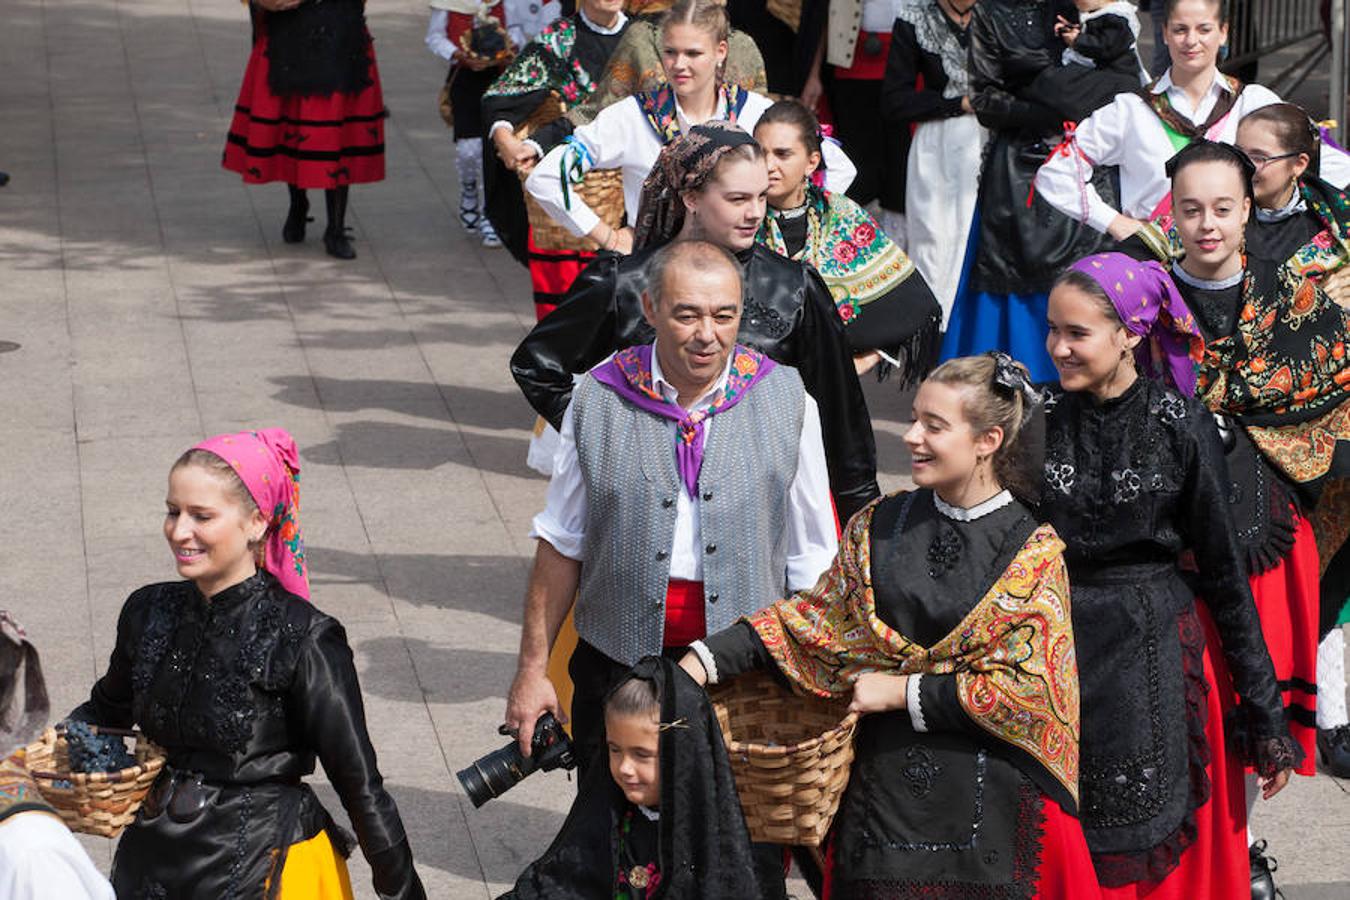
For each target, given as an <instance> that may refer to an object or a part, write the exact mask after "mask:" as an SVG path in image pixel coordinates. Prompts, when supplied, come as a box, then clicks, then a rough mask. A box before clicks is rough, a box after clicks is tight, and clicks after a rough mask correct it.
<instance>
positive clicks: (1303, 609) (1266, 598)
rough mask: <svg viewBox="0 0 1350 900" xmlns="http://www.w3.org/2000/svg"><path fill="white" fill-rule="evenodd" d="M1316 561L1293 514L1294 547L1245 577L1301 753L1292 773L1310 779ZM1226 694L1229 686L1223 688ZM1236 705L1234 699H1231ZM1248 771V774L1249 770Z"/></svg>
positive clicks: (1311, 541) (1308, 526)
mask: <svg viewBox="0 0 1350 900" xmlns="http://www.w3.org/2000/svg"><path fill="white" fill-rule="evenodd" d="M1319 568H1320V566H1319V558H1318V555H1317V540H1316V538H1315V537H1314V536H1313V530H1312V523H1311V522H1310V521H1309V520H1308V519H1306V518H1304V517H1303V516H1300V515H1298V514H1297V513H1295V514H1294V546H1293V547H1292V548H1291V549H1290V551H1289V552H1288V553H1286V554H1285V556H1284V558H1283V559H1281V560H1280V562H1279V563H1278V564H1277V565H1275V566H1274V567H1273V568H1271V569H1268V570H1266V571H1265V572H1262V573H1260V574H1258V575H1251V576H1248V579H1247V580H1248V582H1249V583H1250V584H1251V588H1252V599H1253V600H1254V601H1255V602H1256V614H1257V615H1258V616H1259V617H1260V619H1261V633H1262V636H1263V637H1265V639H1266V649H1268V650H1269V651H1270V661H1271V662H1272V663H1273V664H1274V666H1275V678H1276V680H1277V681H1278V682H1279V685H1280V693H1281V697H1282V698H1283V700H1284V709H1285V714H1286V715H1287V716H1288V720H1289V733H1290V734H1292V735H1293V736H1294V740H1296V741H1298V743H1299V746H1301V747H1302V748H1303V762H1302V763H1301V764H1300V765H1299V767H1298V768H1297V769H1295V770H1294V772H1295V773H1296V774H1298V775H1308V776H1311V775H1315V774H1316V773H1317V757H1316V755H1315V752H1314V750H1315V748H1314V746H1313V745H1314V743H1315V742H1316V740H1317V718H1316V712H1317V635H1318V614H1319V604H1320V602H1321V594H1320V586H1319V583H1318V572H1319ZM1227 690H1228V691H1229V692H1230V693H1231V691H1232V687H1231V686H1227ZM1228 702H1230V703H1236V697H1232V698H1230V700H1229V701H1228ZM1247 771H1248V772H1251V771H1253V770H1252V768H1251V767H1250V766H1248V767H1247Z"/></svg>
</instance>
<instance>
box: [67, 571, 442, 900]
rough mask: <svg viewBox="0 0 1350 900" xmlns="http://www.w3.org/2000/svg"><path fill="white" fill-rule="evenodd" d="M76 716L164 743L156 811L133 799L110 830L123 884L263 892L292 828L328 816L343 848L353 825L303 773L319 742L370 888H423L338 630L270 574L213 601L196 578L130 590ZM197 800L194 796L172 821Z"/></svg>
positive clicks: (390, 891) (405, 893)
mask: <svg viewBox="0 0 1350 900" xmlns="http://www.w3.org/2000/svg"><path fill="white" fill-rule="evenodd" d="M71 717H72V718H76V719H82V720H84V721H87V722H94V723H97V724H100V725H111V726H117V727H122V728H127V727H131V726H132V725H139V726H140V728H141V729H142V730H143V731H144V732H145V734H146V735H147V736H149V737H150V738H151V739H152V740H153V741H154V742H155V743H157V744H159V745H160V746H161V747H163V748H164V749H165V751H167V753H168V763H167V765H166V766H165V770H164V774H162V775H161V776H160V779H159V781H158V782H156V785H155V787H154V788H152V792H151V793H152V796H153V795H156V794H158V793H160V792H161V791H162V792H163V794H164V796H165V803H164V804H163V806H164V807H165V811H163V812H161V813H160V814H159V815H152V814H151V813H152V812H153V809H152V808H151V807H152V806H153V805H152V804H147V806H146V807H142V809H141V811H140V813H138V815H137V817H136V821H135V822H133V823H132V825H131V826H130V827H129V828H128V829H127V830H126V832H124V833H123V835H122V839H121V842H120V844H119V845H118V849H117V857H116V859H115V860H114V863H113V886H114V887H115V888H116V890H117V894H118V896H119V897H136V898H140V897H151V898H153V897H186V896H196V897H221V898H224V897H241V898H242V897H263V896H266V894H265V889H264V885H266V884H267V883H268V882H269V880H270V881H271V883H273V884H275V883H277V881H276V879H277V878H278V877H279V873H280V870H281V867H282V866H284V863H285V852H286V848H287V847H289V846H290V845H291V844H293V843H296V842H298V841H303V840H307V839H309V838H311V837H314V836H315V835H317V834H318V833H319V832H320V831H328V833H329V836H330V838H331V839H333V842H334V844H335V845H336V846H337V847H338V849H339V850H340V851H341V852H346V851H347V849H348V848H349V847H350V839H349V838H347V837H346V836H345V835H344V834H343V832H342V831H341V829H339V828H338V827H337V826H336V825H335V823H333V821H332V819H331V818H330V817H329V816H328V814H327V812H325V811H324V809H323V807H322V806H320V805H319V803H318V800H317V799H316V798H315V797H314V794H313V793H312V792H311V791H310V789H309V787H308V786H307V785H305V784H304V783H303V782H302V781H301V779H302V778H303V777H304V776H306V775H309V774H311V773H313V771H314V763H315V760H316V758H317V759H318V760H320V761H322V762H323V766H324V772H325V773H326V774H327V776H328V779H329V781H330V782H331V783H332V785H333V787H334V789H335V790H336V791H337V794H338V797H339V798H340V799H341V801H342V805H343V807H344V808H345V809H346V810H347V814H348V816H349V817H350V819H351V822H352V826H353V827H354V829H355V831H356V835H357V839H358V841H359V842H360V845H361V849H362V852H363V853H364V854H365V856H366V859H367V860H368V861H369V862H370V864H371V868H372V870H373V871H374V876H375V888H376V890H377V891H378V892H379V894H380V896H381V897H383V898H395V897H396V898H408V900H414V898H423V897H425V893H424V892H423V889H422V885H421V882H420V881H419V880H418V877H417V873H416V872H415V871H414V869H413V864H412V853H411V851H410V850H409V847H408V841H407V838H406V836H405V834H404V830H403V823H402V821H401V819H400V818H399V814H398V809H397V808H396V807H395V805H394V800H393V798H392V797H390V796H389V793H388V792H387V791H386V790H385V789H384V783H383V779H382V778H381V776H380V772H379V769H378V767H377V765H376V760H375V749H374V747H372V746H371V743H370V738H369V736H368V734H367V732H366V722H365V711H364V707H363V705H362V701H361V691H360V686H359V684H358V683H357V676H356V669H355V666H354V665H353V661H352V652H351V648H350V647H349V646H348V645H347V636H346V633H345V632H344V631H343V628H342V626H341V625H340V624H339V623H338V622H337V620H336V619H333V618H331V617H330V616H327V615H325V614H323V613H322V612H319V610H317V609H315V608H314V606H313V605H312V604H310V603H308V602H306V601H304V600H302V599H300V598H298V597H296V596H294V595H292V594H290V593H287V592H286V591H285V590H283V589H282V588H281V587H280V585H278V584H277V582H276V580H275V579H274V578H273V577H272V576H271V575H269V574H267V573H265V572H260V573H258V574H257V575H254V576H253V577H251V578H248V579H246V580H245V581H242V582H240V583H239V584H236V585H234V586H233V587H230V588H226V589H225V590H224V591H221V592H220V593H218V594H216V595H215V596H213V597H212V598H211V599H210V600H209V601H208V600H206V599H205V598H203V597H202V595H201V593H200V592H199V591H198V590H197V588H196V587H195V586H194V585H193V584H192V582H169V583H163V584H153V585H149V586H147V587H144V588H141V589H140V590H138V591H136V592H135V593H134V594H132V595H131V597H130V598H129V599H128V600H127V602H126V604H125V605H124V606H123V607H122V613H121V616H120V618H119V619H118V623H117V643H116V645H115V646H114V648H113V652H112V658H111V659H110V660H109V663H108V671H107V673H106V674H105V675H104V676H103V677H102V678H100V679H99V680H98V682H96V683H95V685H94V688H93V691H92V692H91V693H90V697H89V700H88V701H86V702H85V703H84V704H83V705H81V706H80V707H78V708H77V709H76V710H75V711H74V712H72V713H71ZM173 779H176V782H175V783H174V787H173V790H172V791H170V789H169V785H170V781H171V780H173ZM171 798H176V799H177V803H175V802H173V800H172V799H171ZM196 801H204V802H205V806H204V808H202V809H201V810H200V812H199V813H197V814H196V815H195V817H188V820H187V821H181V820H182V819H183V818H184V815H183V813H182V812H181V810H184V809H187V810H191V809H193V808H195V807H196V806H197V802H196Z"/></svg>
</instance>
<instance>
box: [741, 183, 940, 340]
mask: <svg viewBox="0 0 1350 900" xmlns="http://www.w3.org/2000/svg"><path fill="white" fill-rule="evenodd" d="M806 218H807V225H806V243H805V244H804V245H803V246H802V249H801V250H800V251H798V252H797V254H796V255H795V256H791V257H789V258H790V259H795V260H798V261H799V262H805V263H808V264H810V265H811V266H814V267H815V270H816V271H817V272H819V273H820V277H821V278H823V279H824V280H825V284H826V286H827V287H829V289H830V296H832V297H833V298H834V304H835V306H836V307H837V308H838V310H839V318H840V319H843V321H844V324H845V325H847V324H848V323H850V322H851V321H852V320H853V319H854V317H856V316H857V315H858V313H859V312H861V310H862V307H864V306H866V305H867V304H868V303H871V302H872V301H873V300H876V299H877V298H878V297H881V296H884V295H885V294H886V293H887V292H888V291H890V290H892V289H893V288H895V286H896V285H898V284H900V283H901V282H903V281H904V280H905V279H906V278H908V277H909V276H910V274H911V273H912V272H913V271H914V263H913V262H911V261H910V258H909V257H908V256H906V255H905V252H904V251H903V250H901V249H900V248H899V247H898V246H897V245H896V243H895V242H894V241H892V240H891V239H890V238H889V237H887V235H886V232H884V231H882V230H881V229H880V228H878V227H877V223H876V221H875V220H874V219H873V218H872V217H871V216H870V215H868V213H867V211H866V210H865V209H863V208H862V207H861V206H859V205H858V204H857V203H854V202H853V201H852V200H850V199H849V198H848V197H846V196H844V195H843V194H833V193H830V192H829V191H826V190H824V189H822V188H819V187H816V186H815V185H814V184H810V185H807V188H806ZM755 240H757V241H759V242H760V243H761V244H763V245H764V246H766V247H768V248H769V249H770V250H773V251H774V252H775V253H778V254H779V255H781V256H788V253H787V244H786V243H785V242H784V241H783V232H782V230H781V229H780V228H779V227H778V221H777V220H776V218H775V217H774V216H773V215H772V214H770V215H767V216H765V217H764V222H763V224H761V225H760V227H759V233H758V234H757V235H755Z"/></svg>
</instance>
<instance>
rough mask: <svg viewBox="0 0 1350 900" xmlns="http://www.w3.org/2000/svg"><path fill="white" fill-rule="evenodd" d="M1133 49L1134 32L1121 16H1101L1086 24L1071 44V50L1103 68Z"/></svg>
mask: <svg viewBox="0 0 1350 900" xmlns="http://www.w3.org/2000/svg"><path fill="white" fill-rule="evenodd" d="M1133 48H1134V32H1133V31H1131V30H1130V23H1129V22H1127V21H1125V19H1124V17H1122V16H1101V17H1100V18H1096V19H1093V20H1091V21H1090V22H1088V24H1087V27H1086V28H1084V29H1083V30H1082V32H1080V33H1079V35H1078V40H1076V41H1074V42H1073V49H1074V50H1075V51H1077V52H1078V53H1081V54H1083V55H1084V56H1086V57H1087V58H1088V59H1090V60H1093V61H1094V62H1097V63H1100V64H1101V65H1103V66H1106V65H1109V64H1111V63H1113V62H1115V61H1116V60H1117V59H1119V58H1120V57H1122V56H1124V55H1125V54H1126V53H1129V52H1130V51H1131V50H1132V49H1133Z"/></svg>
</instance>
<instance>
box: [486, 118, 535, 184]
mask: <svg viewBox="0 0 1350 900" xmlns="http://www.w3.org/2000/svg"><path fill="white" fill-rule="evenodd" d="M492 145H493V146H494V147H495V148H496V150H497V158H498V159H500V160H501V161H502V165H504V166H506V168H508V169H510V170H511V171H512V172H520V173H521V174H523V175H528V174H530V170H531V169H533V168H534V164H535V163H536V162H538V161H539V155H538V154H537V153H535V152H534V149H533V148H531V147H530V145H529V144H527V143H525V142H524V141H522V140H521V139H520V138H518V137H516V136H515V135H514V134H512V133H511V130H510V129H509V128H498V129H497V132H496V134H494V135H493V136H492Z"/></svg>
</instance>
